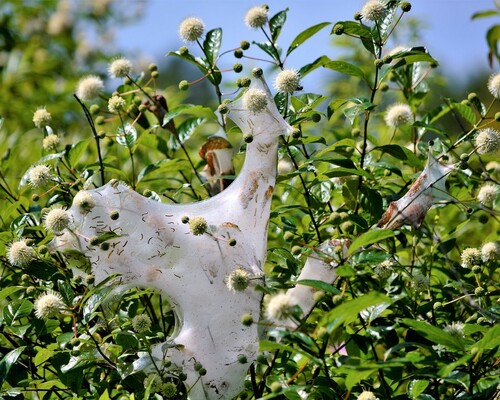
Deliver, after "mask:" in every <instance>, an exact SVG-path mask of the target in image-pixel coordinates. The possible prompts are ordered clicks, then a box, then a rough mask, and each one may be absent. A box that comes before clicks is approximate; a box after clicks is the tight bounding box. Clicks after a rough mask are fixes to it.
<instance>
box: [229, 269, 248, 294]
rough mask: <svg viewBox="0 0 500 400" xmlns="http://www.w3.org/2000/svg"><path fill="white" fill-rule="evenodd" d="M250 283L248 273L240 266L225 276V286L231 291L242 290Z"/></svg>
mask: <svg viewBox="0 0 500 400" xmlns="http://www.w3.org/2000/svg"><path fill="white" fill-rule="evenodd" d="M249 284H250V274H249V273H248V272H247V271H245V270H244V269H242V268H238V269H235V270H234V271H233V272H231V273H230V274H229V275H228V276H227V278H226V286H227V288H228V289H229V290H230V291H231V292H234V293H236V292H242V291H243V290H245V289H246V288H247V287H248V285H249Z"/></svg>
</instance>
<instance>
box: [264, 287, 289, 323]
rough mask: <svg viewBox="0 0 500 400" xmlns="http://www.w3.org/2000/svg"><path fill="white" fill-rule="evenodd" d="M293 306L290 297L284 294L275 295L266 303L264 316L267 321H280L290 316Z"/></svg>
mask: <svg viewBox="0 0 500 400" xmlns="http://www.w3.org/2000/svg"><path fill="white" fill-rule="evenodd" d="M294 305H295V304H294V303H293V302H292V300H291V298H290V296H288V295H286V294H285V293H278V294H275V295H273V296H271V298H270V299H269V303H267V307H266V316H267V318H269V319H274V320H278V321H282V320H284V319H287V318H288V317H289V316H290V315H291V313H292V310H293V307H294Z"/></svg>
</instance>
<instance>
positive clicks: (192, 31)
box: [179, 17, 205, 42]
mask: <svg viewBox="0 0 500 400" xmlns="http://www.w3.org/2000/svg"><path fill="white" fill-rule="evenodd" d="M204 30H205V23H204V22H203V21H202V20H201V19H200V18H196V17H189V18H186V19H185V20H184V21H182V22H181V24H180V26H179V36H180V37H181V39H182V40H184V41H185V42H195V41H196V40H198V39H199V38H200V37H201V35H203V31H204Z"/></svg>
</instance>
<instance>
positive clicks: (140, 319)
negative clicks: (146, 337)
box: [132, 314, 151, 333]
mask: <svg viewBox="0 0 500 400" xmlns="http://www.w3.org/2000/svg"><path fill="white" fill-rule="evenodd" d="M150 328H151V318H149V316H148V315H146V314H139V315H136V316H135V317H134V318H132V329H133V330H134V331H136V332H137V333H144V332H147V331H149V329H150Z"/></svg>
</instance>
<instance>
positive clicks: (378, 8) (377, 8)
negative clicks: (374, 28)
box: [361, 0, 387, 21]
mask: <svg viewBox="0 0 500 400" xmlns="http://www.w3.org/2000/svg"><path fill="white" fill-rule="evenodd" d="M386 12H387V10H386V8H385V5H384V3H382V2H381V1H379V0H370V1H368V2H367V3H366V4H365V5H364V6H363V8H362V9H361V15H362V16H363V18H364V19H367V20H369V21H378V20H379V19H381V18H383V17H384V15H385V13H386Z"/></svg>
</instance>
